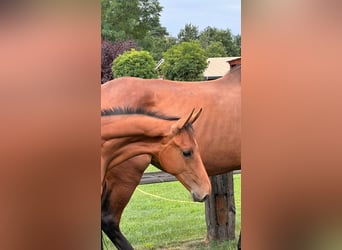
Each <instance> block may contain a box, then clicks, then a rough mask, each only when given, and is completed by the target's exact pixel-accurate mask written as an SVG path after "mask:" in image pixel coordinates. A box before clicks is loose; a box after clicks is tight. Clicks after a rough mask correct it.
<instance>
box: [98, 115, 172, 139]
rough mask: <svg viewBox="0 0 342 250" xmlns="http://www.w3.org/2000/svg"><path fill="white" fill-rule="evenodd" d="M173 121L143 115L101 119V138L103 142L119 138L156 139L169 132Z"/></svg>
mask: <svg viewBox="0 0 342 250" xmlns="http://www.w3.org/2000/svg"><path fill="white" fill-rule="evenodd" d="M173 122H174V121H169V120H163V119H158V118H155V117H150V116H145V115H119V116H115V115H114V116H108V117H102V118H101V137H102V139H103V140H108V139H114V138H121V137H135V136H141V138H143V137H146V139H148V138H152V137H158V136H162V135H165V134H166V133H167V132H169V130H170V127H171V125H172V124H173Z"/></svg>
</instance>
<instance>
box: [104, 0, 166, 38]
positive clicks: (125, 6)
mask: <svg viewBox="0 0 342 250" xmlns="http://www.w3.org/2000/svg"><path fill="white" fill-rule="evenodd" d="M101 9H102V10H101V37H102V39H103V40H109V41H112V42H114V41H116V40H127V39H135V40H138V39H142V38H144V37H145V35H146V33H147V32H148V31H150V30H152V29H153V28H155V27H160V20H159V17H160V12H161V11H162V7H161V6H160V4H159V1H158V0H129V1H127V0H101Z"/></svg>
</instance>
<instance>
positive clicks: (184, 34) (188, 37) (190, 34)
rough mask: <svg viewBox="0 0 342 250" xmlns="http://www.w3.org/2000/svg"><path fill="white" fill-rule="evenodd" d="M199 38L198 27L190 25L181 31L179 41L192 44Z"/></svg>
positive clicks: (186, 25)
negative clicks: (191, 42)
mask: <svg viewBox="0 0 342 250" xmlns="http://www.w3.org/2000/svg"><path fill="white" fill-rule="evenodd" d="M198 38H199V31H198V27H197V26H194V25H192V24H191V23H190V24H185V27H184V29H181V30H180V31H179V33H178V41H180V42H190V41H196V40H198Z"/></svg>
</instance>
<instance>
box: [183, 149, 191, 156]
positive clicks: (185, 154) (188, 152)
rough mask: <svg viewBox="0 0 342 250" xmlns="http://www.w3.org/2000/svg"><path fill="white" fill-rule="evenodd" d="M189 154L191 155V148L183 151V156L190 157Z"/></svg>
mask: <svg viewBox="0 0 342 250" xmlns="http://www.w3.org/2000/svg"><path fill="white" fill-rule="evenodd" d="M191 155H192V150H186V151H183V156H184V157H190V156H191Z"/></svg>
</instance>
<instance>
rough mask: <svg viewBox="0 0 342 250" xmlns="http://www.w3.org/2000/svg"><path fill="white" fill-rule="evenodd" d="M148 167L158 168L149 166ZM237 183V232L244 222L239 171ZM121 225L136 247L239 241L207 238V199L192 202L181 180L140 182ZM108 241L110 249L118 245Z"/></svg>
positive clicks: (224, 245) (227, 245) (222, 245)
mask: <svg viewBox="0 0 342 250" xmlns="http://www.w3.org/2000/svg"><path fill="white" fill-rule="evenodd" d="M147 171H155V169H153V168H150V167H149V168H148V170H147ZM234 185H235V187H234V188H235V206H236V210H237V216H236V235H237V236H238V234H239V232H240V223H241V219H240V217H241V200H240V190H241V188H240V175H235V176H234ZM142 192H146V193H149V194H150V195H148V194H145V193H142ZM156 196H159V197H162V198H163V199H161V198H158V197H156ZM120 226H121V231H122V232H123V234H124V235H125V236H126V238H127V239H128V241H129V242H130V243H131V244H132V245H133V247H134V248H135V249H136V250H147V249H170V250H171V249H215V250H220V249H225V250H226V249H236V244H237V240H234V241H225V242H210V244H208V243H207V242H206V241H205V238H206V224H205V214H204V203H194V202H191V197H190V194H189V192H188V191H187V190H186V189H185V188H184V187H183V186H182V185H181V184H180V183H179V182H168V183H158V184H149V185H140V186H138V190H136V191H135V193H134V195H133V197H132V199H131V201H130V202H129V204H128V206H127V207H126V209H125V211H124V213H123V215H122V219H121V224H120ZM106 241H107V240H106ZM108 241H109V240H108ZM106 245H107V248H108V249H116V248H115V247H114V246H111V244H109V243H108V244H106Z"/></svg>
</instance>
